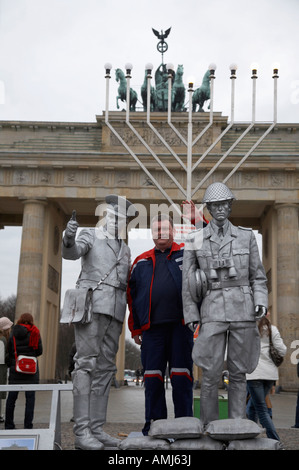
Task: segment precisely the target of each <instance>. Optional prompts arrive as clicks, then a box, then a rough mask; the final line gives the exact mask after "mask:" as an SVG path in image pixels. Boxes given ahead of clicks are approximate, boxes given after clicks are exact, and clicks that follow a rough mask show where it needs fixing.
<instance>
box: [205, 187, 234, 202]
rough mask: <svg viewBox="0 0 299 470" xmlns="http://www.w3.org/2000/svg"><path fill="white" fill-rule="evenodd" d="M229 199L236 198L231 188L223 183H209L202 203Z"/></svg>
mask: <svg viewBox="0 0 299 470" xmlns="http://www.w3.org/2000/svg"><path fill="white" fill-rule="evenodd" d="M229 199H236V198H235V196H234V195H233V193H232V192H231V190H230V189H229V188H228V187H227V186H226V185H225V184H224V183H219V182H217V183H212V184H210V185H209V186H208V187H207V189H206V192H205V194H204V197H203V200H202V202H203V203H206V202H217V201H227V200H229Z"/></svg>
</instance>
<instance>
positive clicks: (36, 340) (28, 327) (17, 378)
mask: <svg viewBox="0 0 299 470" xmlns="http://www.w3.org/2000/svg"><path fill="white" fill-rule="evenodd" d="M14 338H15V344H16V352H17V356H18V355H21V354H22V355H26V356H33V357H38V356H40V355H41V354H42V352H43V346H42V340H41V336H40V332H39V329H38V328H37V327H36V326H35V325H34V321H33V316H32V315H31V314H30V313H23V314H22V315H21V317H20V319H19V320H18V322H17V324H16V325H15V326H14V327H13V329H12V332H11V335H10V337H9V340H8V354H9V357H8V366H9V380H8V383H9V384H11V385H14V384H22V385H24V384H38V383H39V368H38V364H37V370H36V373H35V374H26V373H22V372H17V371H16V355H15V347H14ZM18 394H19V392H18V391H11V392H9V393H8V397H7V400H6V413H5V429H15V424H14V410H15V403H16V400H17V398H18ZM25 397H26V405H25V417H24V428H25V429H32V427H33V416H34V405H35V391H33V390H29V391H26V392H25Z"/></svg>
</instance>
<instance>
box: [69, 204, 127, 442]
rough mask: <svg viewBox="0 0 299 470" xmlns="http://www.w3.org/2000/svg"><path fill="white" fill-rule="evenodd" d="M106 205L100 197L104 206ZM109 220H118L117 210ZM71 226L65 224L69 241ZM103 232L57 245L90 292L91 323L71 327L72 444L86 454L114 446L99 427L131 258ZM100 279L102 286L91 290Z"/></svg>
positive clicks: (92, 231) (90, 231)
mask: <svg viewBox="0 0 299 470" xmlns="http://www.w3.org/2000/svg"><path fill="white" fill-rule="evenodd" d="M116 198H117V197H116ZM107 199H108V200H107ZM117 199H118V198H117ZM110 200H111V198H109V197H107V198H106V201H107V202H111V201H110ZM113 201H114V198H112V202H113ZM127 202H128V201H127ZM133 207H134V206H133ZM130 208H131V203H130ZM110 210H111V211H113V210H114V209H113V208H112V209H110ZM115 215H116V216H117V217H119V213H118V212H117V209H115ZM123 217H124V218H126V215H124V216H123ZM74 223H75V222H73V223H72V222H71V223H69V224H70V235H72V237H73V233H74V232H75V229H76V226H75V228H72V225H74ZM76 225H78V224H77V222H76ZM106 228H107V227H106ZM106 228H105V227H99V228H95V229H83V230H82V231H81V232H80V234H79V236H78V237H77V239H76V240H74V238H72V240H71V242H69V240H68V239H67V238H65V237H64V242H63V244H62V256H63V258H65V259H69V260H75V259H79V258H81V272H80V275H79V278H78V281H77V286H78V287H90V288H92V289H95V290H94V291H93V314H92V319H91V322H89V323H84V324H81V323H76V324H75V341H76V354H75V357H74V362H75V368H74V371H73V372H72V380H73V398H74V421H75V425H74V432H75V435H76V441H75V445H76V447H78V448H81V449H86V450H99V449H101V448H103V445H102V444H104V445H105V446H110V447H111V446H116V445H117V443H118V441H119V440H116V439H114V438H111V437H110V436H108V435H107V434H106V433H104V431H103V430H102V426H103V424H104V423H105V422H106V413H107V405H108V398H109V391H110V386H111V382H112V379H113V376H114V375H115V372H116V365H115V356H116V353H117V350H118V342H119V336H120V334H121V331H122V327H123V321H124V317H125V314H126V303H127V301H126V289H127V282H128V275H129V269H130V258H131V257H130V249H129V247H128V246H127V245H126V244H125V242H124V241H123V240H121V239H118V238H112V237H111V235H110V234H109V233H108V231H107V229H106ZM101 279H104V280H103V282H101V284H100V285H97V284H98V283H99V281H100V280H101Z"/></svg>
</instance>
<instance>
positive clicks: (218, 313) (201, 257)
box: [182, 220, 268, 423]
mask: <svg viewBox="0 0 299 470" xmlns="http://www.w3.org/2000/svg"><path fill="white" fill-rule="evenodd" d="M221 228H222V230H223V233H222V234H219V233H218V227H217V225H216V224H215V223H214V221H213V220H212V221H211V222H210V223H209V224H208V225H207V226H206V227H205V228H204V229H202V230H197V231H194V232H192V233H191V234H190V235H189V236H188V238H187V241H186V244H185V251H184V261H183V295H182V297H183V307H184V319H185V323H187V324H192V323H200V325H201V326H200V329H199V334H198V338H197V339H196V342H195V344H194V347H193V353H192V357H193V361H194V362H195V363H196V364H197V365H198V366H200V367H201V368H202V370H203V377H202V384H201V419H202V420H203V421H204V422H205V423H208V422H210V421H212V420H215V419H218V383H219V380H220V377H221V372H222V368H223V361H224V356H225V351H227V368H228V370H229V392H228V402H229V403H228V407H229V417H230V418H238V417H241V418H244V417H245V403H246V376H245V374H246V373H248V372H249V371H251V372H252V371H253V370H254V369H255V367H256V366H257V363H258V358H259V351H260V339H259V334H258V330H257V327H256V317H255V306H260V305H261V306H264V307H267V305H268V300H267V297H268V292H267V287H266V282H267V280H266V275H265V271H264V268H263V266H262V263H261V261H260V257H259V252H258V246H257V242H256V239H255V235H254V233H253V232H252V230H251V229H247V228H243V227H235V226H234V225H232V224H231V223H230V222H229V221H228V220H226V222H225V224H224V225H223V227H221ZM197 269H198V270H200V274H201V278H200V279H201V280H200V281H199V284H200V285H199V291H198V294H199V295H198V297H196V296H195V295H194V291H193V290H192V282H194V278H195V273H196V270H197Z"/></svg>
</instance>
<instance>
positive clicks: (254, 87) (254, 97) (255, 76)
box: [251, 68, 257, 122]
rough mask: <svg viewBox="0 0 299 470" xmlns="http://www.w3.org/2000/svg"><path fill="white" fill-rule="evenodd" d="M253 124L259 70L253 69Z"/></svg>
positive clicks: (253, 120)
mask: <svg viewBox="0 0 299 470" xmlns="http://www.w3.org/2000/svg"><path fill="white" fill-rule="evenodd" d="M251 78H252V122H255V110H256V80H257V69H256V68H253V69H252V75H251Z"/></svg>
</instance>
